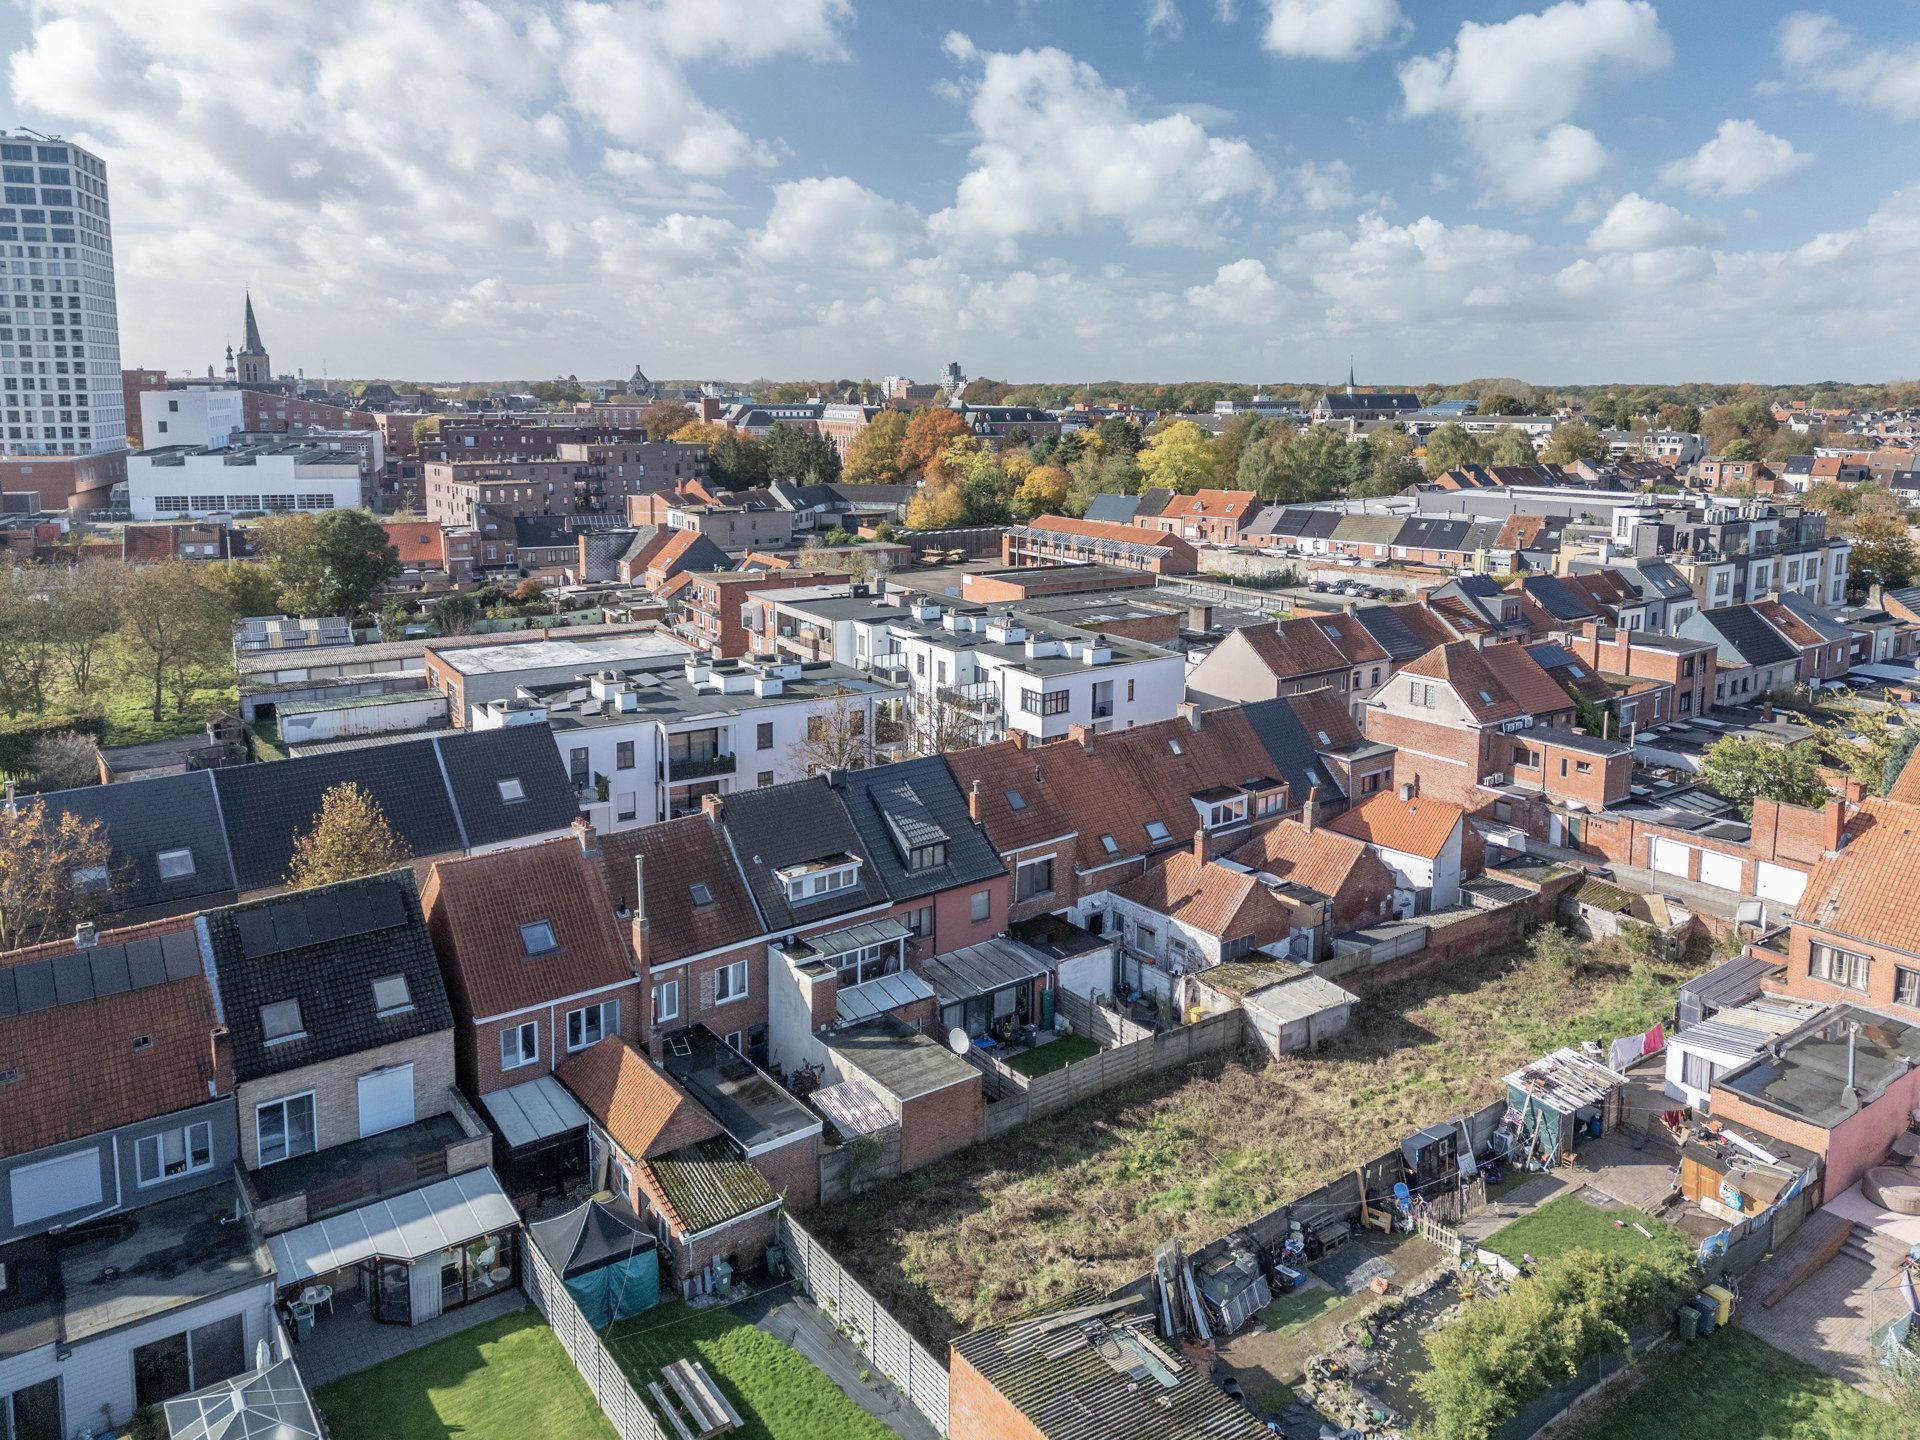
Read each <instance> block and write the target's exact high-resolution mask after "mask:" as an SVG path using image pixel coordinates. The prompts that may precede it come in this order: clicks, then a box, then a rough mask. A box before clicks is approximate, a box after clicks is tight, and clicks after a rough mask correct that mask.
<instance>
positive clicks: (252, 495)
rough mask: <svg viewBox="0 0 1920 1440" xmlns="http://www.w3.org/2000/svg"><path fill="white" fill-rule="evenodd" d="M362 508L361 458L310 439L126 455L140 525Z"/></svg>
mask: <svg viewBox="0 0 1920 1440" xmlns="http://www.w3.org/2000/svg"><path fill="white" fill-rule="evenodd" d="M361 503H362V500H361V489H360V457H359V456H358V455H356V454H353V453H351V452H343V451H338V450H327V449H324V448H321V447H319V446H315V445H310V444H308V443H306V442H305V441H304V440H282V441H276V442H273V443H271V444H260V445H228V446H224V447H220V448H215V449H207V448H204V447H200V446H173V447H167V448H164V449H158V450H144V451H140V452H138V453H136V454H132V455H129V456H128V457H127V504H128V508H130V509H131V510H132V512H133V518H134V519H135V520H169V519H174V518H177V517H179V516H182V515H185V516H190V517H195V518H197V517H200V516H203V515H261V514H265V515H285V514H288V513H290V512H293V511H321V510H350V509H352V508H353V507H355V506H357V505H359V504H361Z"/></svg>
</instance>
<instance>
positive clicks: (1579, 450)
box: [1540, 420, 1607, 465]
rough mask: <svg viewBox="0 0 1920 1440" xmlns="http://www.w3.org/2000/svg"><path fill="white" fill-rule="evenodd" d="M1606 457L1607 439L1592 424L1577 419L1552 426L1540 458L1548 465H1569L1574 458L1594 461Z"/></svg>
mask: <svg viewBox="0 0 1920 1440" xmlns="http://www.w3.org/2000/svg"><path fill="white" fill-rule="evenodd" d="M1606 458H1607V439H1606V437H1605V436H1604V435H1602V434H1601V433H1600V432H1599V431H1598V430H1596V429H1594V427H1593V426H1591V425H1588V424H1586V423H1584V422H1582V421H1579V420H1566V421H1563V422H1561V423H1560V424H1558V425H1556V426H1554V427H1553V433H1552V434H1551V435H1549V436H1547V444H1546V448H1545V449H1544V450H1542V451H1541V452H1540V459H1541V460H1542V461H1543V462H1544V463H1546V464H1548V465H1571V464H1573V462H1574V461H1576V460H1592V461H1595V462H1598V461H1601V460H1605V459H1606Z"/></svg>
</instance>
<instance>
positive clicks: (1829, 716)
mask: <svg viewBox="0 0 1920 1440" xmlns="http://www.w3.org/2000/svg"><path fill="white" fill-rule="evenodd" d="M1825 713H1826V719H1824V720H1823V721H1821V722H1820V724H1819V726H1818V729H1819V732H1820V743H1821V746H1822V748H1823V749H1824V750H1825V751H1826V758H1827V761H1828V763H1829V764H1830V765H1832V766H1833V767H1834V768H1836V769H1839V770H1844V771H1846V772H1847V774H1848V775H1850V776H1851V777H1852V778H1853V779H1855V780H1858V781H1859V782H1860V783H1861V784H1862V785H1864V786H1866V787H1867V789H1868V790H1870V791H1871V792H1873V793H1874V794H1876V795H1884V794H1886V792H1887V787H1888V784H1889V783H1890V781H1891V778H1892V776H1891V775H1890V774H1889V770H1891V772H1892V775H1897V774H1898V773H1899V763H1896V759H1895V757H1896V756H1897V757H1898V759H1899V761H1900V762H1904V761H1905V759H1906V755H1907V753H1908V752H1909V751H1910V749H1911V747H1912V745H1913V742H1914V737H1916V736H1920V728H1916V727H1915V726H1912V725H1907V724H1903V723H1901V722H1900V720H1899V719H1898V713H1899V712H1897V711H1895V710H1893V709H1891V708H1890V707H1887V706H1880V705H1867V704H1864V703H1862V702H1861V701H1859V700H1851V699H1849V700H1837V701H1835V702H1833V703H1832V704H1830V705H1827V706H1826V707H1825Z"/></svg>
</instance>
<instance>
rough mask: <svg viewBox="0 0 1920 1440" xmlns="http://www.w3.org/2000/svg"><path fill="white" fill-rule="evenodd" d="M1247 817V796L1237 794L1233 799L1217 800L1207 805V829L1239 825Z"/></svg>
mask: <svg viewBox="0 0 1920 1440" xmlns="http://www.w3.org/2000/svg"><path fill="white" fill-rule="evenodd" d="M1246 818H1247V797H1246V796H1244V795H1236V796H1234V797H1233V798H1232V799H1231V800H1216V801H1214V802H1213V803H1212V804H1210V805H1208V806H1207V829H1209V830H1218V829H1220V828H1221V827H1222V826H1224V825H1238V824H1239V823H1240V822H1241V821H1243V820H1245V819H1246Z"/></svg>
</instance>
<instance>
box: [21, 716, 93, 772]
mask: <svg viewBox="0 0 1920 1440" xmlns="http://www.w3.org/2000/svg"><path fill="white" fill-rule="evenodd" d="M69 730H77V731H78V732H79V733H80V734H82V735H91V736H92V737H93V742H94V744H96V745H98V744H99V743H101V742H102V741H103V740H105V739H106V736H107V717H106V716H105V715H97V714H96V715H23V716H20V717H18V718H16V719H12V720H0V773H3V774H7V775H26V774H28V773H30V772H31V771H32V769H33V742H34V741H36V740H38V739H39V738H40V737H41V736H42V735H60V734H64V733H65V732H67V731H69Z"/></svg>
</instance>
